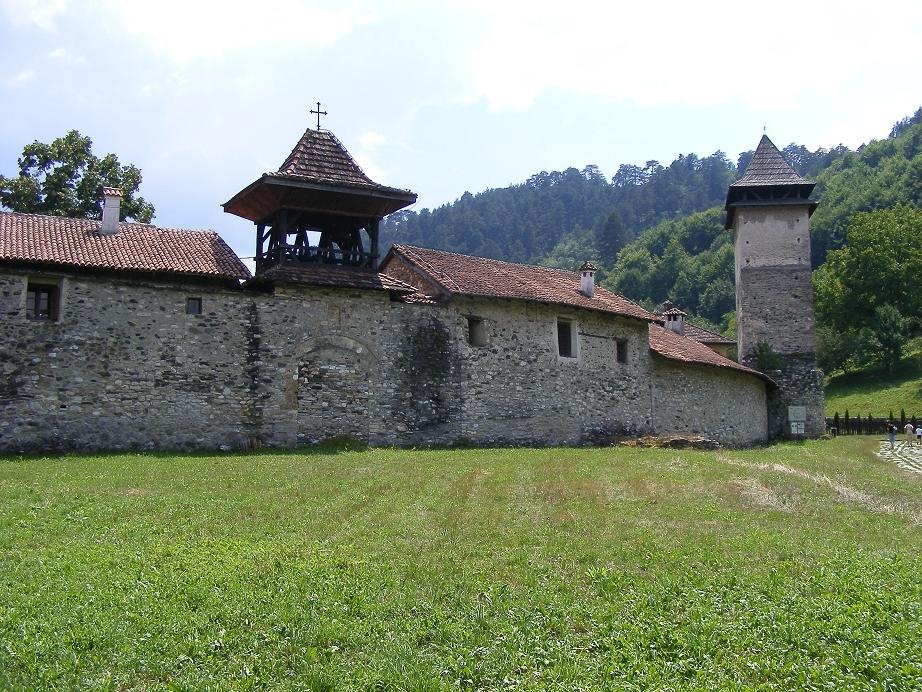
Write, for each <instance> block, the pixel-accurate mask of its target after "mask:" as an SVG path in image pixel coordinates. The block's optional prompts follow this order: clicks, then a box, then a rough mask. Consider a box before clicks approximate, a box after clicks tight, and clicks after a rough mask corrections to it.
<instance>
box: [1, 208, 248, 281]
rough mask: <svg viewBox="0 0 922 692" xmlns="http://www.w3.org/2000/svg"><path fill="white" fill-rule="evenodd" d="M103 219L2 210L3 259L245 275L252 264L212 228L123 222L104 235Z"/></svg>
mask: <svg viewBox="0 0 922 692" xmlns="http://www.w3.org/2000/svg"><path fill="white" fill-rule="evenodd" d="M99 226H100V222H99V221H94V220H91V219H71V218H66V217H62V216H43V215H40V214H17V213H10V212H0V261H3V260H7V261H19V262H36V263H41V264H52V265H61V266H70V267H82V268H87V269H114V270H122V271H138V272H166V273H172V274H188V275H195V276H209V277H221V278H227V279H247V278H249V277H250V272H249V270H248V269H247V268H246V267H245V266H244V264H243V263H242V262H241V261H240V260H239V259H238V258H237V255H235V254H234V252H233V250H231V249H230V248H229V247H228V246H227V244H225V242H224V241H223V240H222V239H221V236H219V235H218V234H217V233H215V232H214V231H192V230H186V229H180V228H158V227H157V226H152V225H150V224H143V223H120V224H119V225H118V233H116V234H114V235H100V234H99Z"/></svg>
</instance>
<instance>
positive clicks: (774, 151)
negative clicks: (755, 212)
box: [730, 135, 811, 187]
mask: <svg viewBox="0 0 922 692" xmlns="http://www.w3.org/2000/svg"><path fill="white" fill-rule="evenodd" d="M810 184H811V183H810V182H809V181H808V180H806V179H805V178H802V177H801V176H800V175H798V173H797V171H795V170H794V169H793V168H792V167H791V164H789V163H788V162H787V161H785V160H784V156H782V154H781V152H780V151H778V147H776V146H775V145H774V144H772V141H771V140H770V139H769V138H768V135H762V139H761V140H760V141H759V146H758V147H756V151H755V154H753V155H752V160H751V161H750V162H749V165H748V166H746V171H745V172H744V173H743V177H741V178H740V179H739V180H737V181H736V182H735V183H733V184H732V185H730V187H747V186H758V185H810Z"/></svg>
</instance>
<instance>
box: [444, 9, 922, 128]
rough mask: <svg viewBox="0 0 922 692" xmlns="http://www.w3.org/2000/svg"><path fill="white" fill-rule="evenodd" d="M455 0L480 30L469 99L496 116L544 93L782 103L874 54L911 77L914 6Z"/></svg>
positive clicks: (831, 85)
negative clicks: (481, 103) (474, 17)
mask: <svg viewBox="0 0 922 692" xmlns="http://www.w3.org/2000/svg"><path fill="white" fill-rule="evenodd" d="M459 2H460V3H461V4H462V5H463V6H465V7H466V8H467V9H468V10H469V11H470V12H473V13H476V14H477V15H478V16H479V18H480V19H481V20H482V21H480V22H478V23H479V24H481V25H482V26H484V27H486V29H485V31H484V33H483V35H482V36H481V40H480V44H479V46H478V48H477V50H476V51H475V52H474V53H473V54H472V56H471V58H470V59H469V61H468V69H469V75H470V84H471V85H472V86H473V90H472V91H470V92H469V98H470V99H471V100H476V99H481V98H482V99H485V100H486V101H487V103H488V104H489V106H490V108H491V109H492V110H494V111H508V110H523V109H527V108H528V107H530V106H531V105H532V103H533V102H534V100H535V99H536V97H537V96H538V95H539V94H541V93H542V92H544V91H547V90H550V89H561V90H563V91H565V92H566V91H570V92H575V93H582V94H589V95H593V96H597V97H600V98H603V99H606V100H610V101H625V100H627V101H633V102H634V103H637V104H638V105H641V106H657V105H663V104H670V103H685V104H696V105H701V104H719V103H725V102H728V101H731V100H738V101H741V102H743V103H746V104H747V105H749V106H751V107H754V108H759V109H775V108H784V107H788V106H790V105H791V104H792V103H793V102H794V101H796V100H797V98H798V96H799V95H801V94H803V93H808V92H812V91H819V92H821V93H835V92H837V91H840V90H843V89H848V88H849V87H850V79H851V76H852V75H853V74H855V73H856V72H860V71H861V70H863V69H864V68H866V67H867V66H868V65H870V64H873V63H874V62H875V60H877V59H880V60H884V61H885V62H886V64H887V66H888V68H890V69H892V67H893V65H899V64H902V65H905V66H906V79H907V80H908V81H905V82H904V83H912V81H913V77H912V74H911V73H912V71H913V69H914V67H915V66H917V64H918V58H917V55H915V53H916V51H917V45H918V35H919V32H920V31H922V4H919V3H909V2H906V1H904V0H890V1H889V2H886V1H885V0H881V2H879V3H878V5H880V4H881V3H882V4H884V5H889V6H890V10H886V9H885V8H882V7H879V6H878V7H877V9H876V10H875V11H874V12H873V13H869V12H868V10H867V5H866V3H863V2H861V3H859V2H854V1H852V2H842V3H839V4H837V5H836V6H835V7H834V8H833V7H830V6H827V5H825V4H824V3H804V2H801V1H800V0H776V2H774V3H773V4H772V5H771V8H770V11H769V10H766V8H765V7H764V6H762V5H754V4H746V3H740V2H738V1H737V0H717V1H713V2H707V3H693V2H687V1H684V0H683V1H672V2H663V1H661V2H646V3H612V2H578V3H559V2H556V1H554V2H550V1H549V0H527V1H526V0H505V1H504V2H494V0H459ZM894 16H899V17H900V20H899V21H898V22H894V21H893V17H894ZM894 32H895V33H894ZM850 46H860V49H853V48H849V47H850ZM878 56H879V57H878Z"/></svg>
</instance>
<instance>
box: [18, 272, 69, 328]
mask: <svg viewBox="0 0 922 692" xmlns="http://www.w3.org/2000/svg"><path fill="white" fill-rule="evenodd" d="M60 306H61V287H60V285H58V284H50V283H38V282H33V281H29V282H28V285H27V286H26V317H27V318H29V319H30V320H48V321H49V322H56V321H57V320H58V317H59V308H60Z"/></svg>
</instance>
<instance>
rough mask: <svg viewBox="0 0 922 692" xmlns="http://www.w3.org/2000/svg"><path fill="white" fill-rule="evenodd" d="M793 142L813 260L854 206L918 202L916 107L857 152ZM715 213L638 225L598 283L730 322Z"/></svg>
mask: <svg viewBox="0 0 922 692" xmlns="http://www.w3.org/2000/svg"><path fill="white" fill-rule="evenodd" d="M799 149H802V147H794V146H788V147H786V148H785V149H784V153H785V156H786V157H787V158H788V160H789V161H791V163H792V164H793V165H794V166H795V168H797V169H798V172H800V173H801V174H802V175H806V176H808V177H812V178H813V179H814V180H816V183H817V185H816V189H815V190H814V193H813V197H814V198H815V199H818V200H820V202H821V204H820V206H819V208H818V209H817V211H816V213H815V214H814V215H813V218H812V220H811V241H812V247H813V265H814V267H817V266H819V265H820V264H822V263H823V261H824V260H825V259H826V256H827V254H828V253H829V252H830V251H832V250H835V249H837V248H840V247H842V245H843V243H844V241H845V232H846V229H847V227H848V225H849V223H850V221H851V219H852V217H853V216H854V214H855V213H857V212H862V211H873V210H875V209H885V208H890V207H893V206H894V205H897V204H907V205H910V206H917V207H918V206H922V109H920V110H919V111H917V112H916V114H915V115H914V116H912V117H911V118H907V119H905V120H903V121H901V122H900V123H897V125H896V126H895V127H894V128H893V131H892V132H891V134H890V136H889V137H888V138H887V139H885V140H882V141H879V142H872V143H870V144H868V145H866V146H864V147H861V148H860V151H858V152H852V151H849V150H847V149H845V148H838V149H835V150H833V151H828V152H817V154H821V156H817V154H814V155H812V156H811V157H808V159H807V160H808V161H809V162H810V163H808V164H806V165H805V163H804V161H805V159H804V158H803V157H801V156H799V155H798V154H799V151H798V150H799ZM807 153H809V152H807ZM741 159H743V157H741ZM745 162H748V157H747V158H746V159H745V161H741V163H743V164H745ZM818 166H819V167H822V168H821V169H820V170H819V171H817V172H815V173H811V167H813V169H814V170H816V168H817V167H818ZM723 220H724V215H723V207H722V205H721V206H715V207H713V208H711V209H709V210H707V211H705V212H702V213H699V214H694V215H691V216H688V217H684V218H681V219H677V220H675V221H667V222H663V223H660V224H658V225H656V226H654V227H653V228H650V229H648V230H646V231H644V232H643V233H642V234H641V235H640V237H638V238H637V239H636V240H635V241H634V242H632V243H630V244H628V245H627V246H626V247H624V248H623V249H622V251H621V252H620V253H619V255H618V259H617V262H616V264H615V266H614V268H613V270H612V271H610V272H609V273H608V275H607V277H606V279H605V284H606V285H607V286H608V287H609V288H611V289H612V290H615V291H618V292H619V293H622V294H624V295H626V296H628V297H630V298H632V299H634V300H637V301H640V302H642V303H644V304H646V305H648V306H652V305H654V304H656V303H658V302H661V301H662V300H665V299H666V298H669V299H670V300H672V301H673V302H675V303H676V304H678V305H680V306H682V308H683V309H685V310H686V311H688V312H689V313H691V314H692V315H694V316H697V317H699V318H704V320H706V321H708V322H710V323H711V324H713V325H715V326H717V327H719V328H721V329H727V328H728V327H732V325H731V320H732V316H733V315H732V311H733V308H734V289H733V248H732V245H731V238H730V234H729V233H728V232H726V231H725V230H724V229H723Z"/></svg>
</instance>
